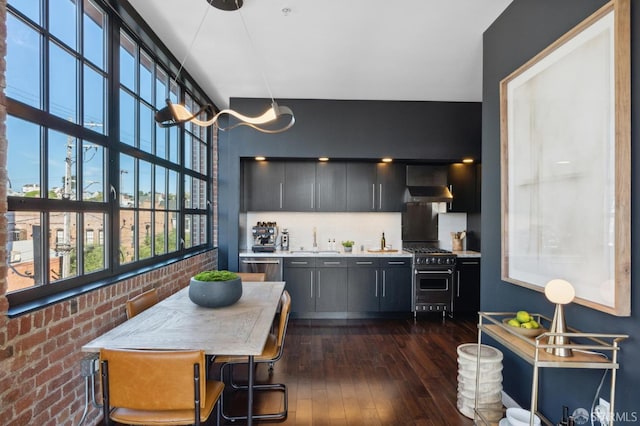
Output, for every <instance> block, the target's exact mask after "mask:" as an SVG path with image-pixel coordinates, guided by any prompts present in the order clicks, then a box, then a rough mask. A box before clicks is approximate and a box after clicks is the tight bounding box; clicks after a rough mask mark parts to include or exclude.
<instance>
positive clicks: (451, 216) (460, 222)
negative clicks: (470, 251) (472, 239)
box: [438, 213, 467, 250]
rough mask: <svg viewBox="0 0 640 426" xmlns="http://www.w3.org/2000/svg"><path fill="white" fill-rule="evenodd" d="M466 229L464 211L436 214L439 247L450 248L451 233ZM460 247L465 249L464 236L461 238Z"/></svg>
mask: <svg viewBox="0 0 640 426" xmlns="http://www.w3.org/2000/svg"><path fill="white" fill-rule="evenodd" d="M466 230H467V214H466V213H440V214H438V240H440V248H443V249H445V250H451V247H452V245H453V243H452V242H451V233H452V232H460V231H466ZM462 248H463V249H465V250H466V249H467V240H466V238H465V239H464V240H462Z"/></svg>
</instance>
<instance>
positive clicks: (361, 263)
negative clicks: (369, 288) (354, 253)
mask: <svg viewBox="0 0 640 426" xmlns="http://www.w3.org/2000/svg"><path fill="white" fill-rule="evenodd" d="M356 265H373V262H358V261H356Z"/></svg>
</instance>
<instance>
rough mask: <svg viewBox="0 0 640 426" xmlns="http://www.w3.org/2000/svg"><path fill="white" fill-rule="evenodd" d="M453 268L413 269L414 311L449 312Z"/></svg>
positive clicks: (452, 285)
mask: <svg viewBox="0 0 640 426" xmlns="http://www.w3.org/2000/svg"><path fill="white" fill-rule="evenodd" d="M453 287H454V268H453V267H450V268H446V269H444V268H442V269H440V268H438V269H426V268H419V267H416V268H414V297H415V303H414V307H415V310H416V311H449V312H450V311H451V304H452V295H453Z"/></svg>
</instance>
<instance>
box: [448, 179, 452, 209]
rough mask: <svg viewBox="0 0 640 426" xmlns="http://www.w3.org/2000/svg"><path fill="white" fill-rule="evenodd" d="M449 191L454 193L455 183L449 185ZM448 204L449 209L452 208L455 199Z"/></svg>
mask: <svg viewBox="0 0 640 426" xmlns="http://www.w3.org/2000/svg"><path fill="white" fill-rule="evenodd" d="M449 192H450V193H451V195H453V185H449ZM447 204H448V205H449V210H451V209H452V208H453V201H449V202H448V203H447Z"/></svg>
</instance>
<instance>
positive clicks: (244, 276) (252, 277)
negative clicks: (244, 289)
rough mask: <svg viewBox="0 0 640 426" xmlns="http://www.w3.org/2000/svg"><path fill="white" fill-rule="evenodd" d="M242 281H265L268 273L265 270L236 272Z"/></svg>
mask: <svg viewBox="0 0 640 426" xmlns="http://www.w3.org/2000/svg"><path fill="white" fill-rule="evenodd" d="M236 273H237V274H238V276H239V277H240V279H241V280H242V281H264V280H265V279H266V277H267V274H265V273H264V272H236Z"/></svg>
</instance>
